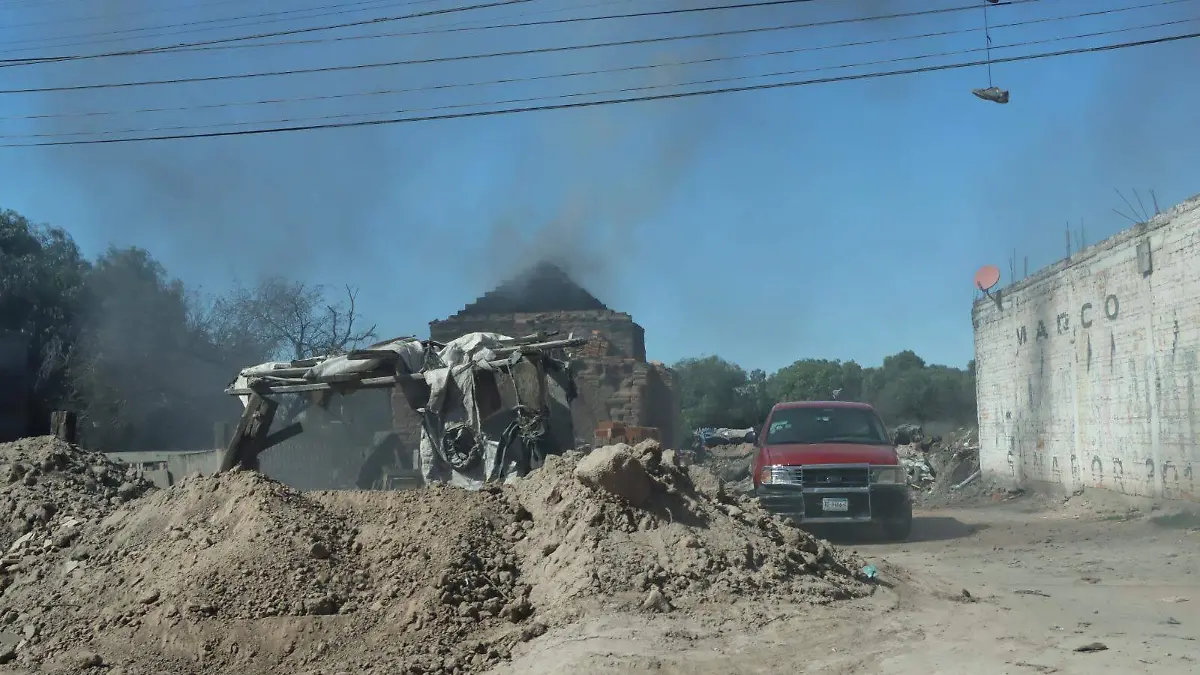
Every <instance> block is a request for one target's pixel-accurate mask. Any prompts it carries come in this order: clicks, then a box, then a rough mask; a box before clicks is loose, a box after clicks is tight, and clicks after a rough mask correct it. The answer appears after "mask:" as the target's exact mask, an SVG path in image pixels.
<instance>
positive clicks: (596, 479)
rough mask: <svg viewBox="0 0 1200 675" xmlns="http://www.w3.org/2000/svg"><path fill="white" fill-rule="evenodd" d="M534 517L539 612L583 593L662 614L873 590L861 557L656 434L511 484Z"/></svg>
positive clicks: (528, 545)
mask: <svg viewBox="0 0 1200 675" xmlns="http://www.w3.org/2000/svg"><path fill="white" fill-rule="evenodd" d="M514 487H515V489H516V491H517V492H518V494H520V497H521V502H522V504H523V505H524V506H525V507H526V508H528V509H529V511H530V513H531V514H532V517H533V522H534V523H535V524H536V525H535V527H533V528H532V529H531V531H530V536H529V538H528V539H527V540H526V541H525V542H522V545H521V549H522V550H523V552H524V553H525V556H526V559H527V560H528V565H527V567H526V577H527V578H528V579H529V580H530V583H531V584H532V585H533V586H534V591H533V595H532V600H533V602H534V604H535V605H536V606H538V607H539V608H550V607H561V606H564V605H569V604H571V603H572V602H576V601H579V600H581V599H587V598H594V599H602V600H603V601H604V602H605V604H607V605H609V606H610V607H611V606H618V607H635V606H640V607H642V608H643V609H647V610H653V611H663V610H666V609H669V608H670V607H672V606H680V607H682V606H694V605H697V604H701V603H705V602H712V601H717V602H728V601H730V600H732V599H735V598H747V597H750V598H758V597H761V598H771V599H774V600H778V601H810V602H828V601H830V600H833V599H838V598H849V597H855V596H859V595H862V594H865V593H867V592H868V591H869V587H868V586H867V585H865V584H864V583H863V582H862V581H860V580H858V578H857V572H856V570H860V569H861V568H862V562H861V561H858V560H856V559H853V558H852V557H848V556H843V555H842V554H841V553H840V552H838V551H837V550H835V549H834V548H833V547H831V546H830V545H828V543H826V542H822V541H819V540H817V539H815V538H814V537H812V536H811V535H809V534H807V533H805V532H803V531H801V530H799V529H797V528H795V527H792V526H790V525H788V524H786V523H785V522H784V521H783V520H782V519H780V518H779V517H777V516H774V515H771V514H768V513H767V512H765V511H763V510H761V509H760V508H759V507H758V505H757V503H756V502H754V501H753V500H750V499H747V498H745V497H743V496H741V495H738V494H734V493H732V492H730V491H729V490H727V489H726V488H725V486H724V484H723V481H721V480H720V479H719V478H717V477H715V476H712V475H711V474H709V473H708V472H707V471H706V470H705V469H703V468H702V467H698V466H692V467H688V468H687V469H683V468H681V467H679V466H677V464H676V462H675V461H674V453H673V452H671V451H667V452H665V453H664V452H663V451H662V450H661V449H660V448H659V446H658V444H657V443H656V442H654V441H647V442H645V443H642V444H640V445H638V446H637V447H636V448H631V447H629V446H627V445H620V444H619V445H614V446H608V447H606V448H600V449H598V450H595V451H593V452H592V453H591V454H590V455H587V456H578V455H575V454H573V453H571V454H568V455H565V456H563V457H558V458H552V459H551V460H550V461H548V462H547V464H546V465H545V466H544V467H543V468H542V469H541V470H540V471H539V472H538V474H536V475H534V476H531V477H530V478H529V479H527V480H525V481H522V482H520V483H518V484H516V485H515V486H514Z"/></svg>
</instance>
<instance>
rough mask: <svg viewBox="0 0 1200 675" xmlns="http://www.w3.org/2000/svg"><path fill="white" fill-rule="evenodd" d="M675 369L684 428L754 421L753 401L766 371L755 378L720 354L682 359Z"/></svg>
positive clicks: (748, 424)
mask: <svg viewBox="0 0 1200 675" xmlns="http://www.w3.org/2000/svg"><path fill="white" fill-rule="evenodd" d="M672 369H673V370H674V371H675V381H676V382H677V383H678V387H679V403H680V409H681V414H682V417H683V423H684V428H685V429H687V430H691V429H697V428H700V427H732V428H745V427H749V426H752V425H753V424H754V423H755V420H754V419H753V417H754V415H755V411H754V410H753V405H752V404H751V403H750V401H752V400H753V399H754V398H755V397H760V392H761V391H762V387H764V386H765V383H766V373H762V372H761V371H759V373H760V374H758V375H757V377H758V378H759V379H758V380H757V381H752V380H751V378H750V377H749V376H748V375H747V374H746V371H745V370H742V368H741V366H738V365H737V364H735V363H730V362H729V361H726V360H725V359H722V358H720V357H717V356H705V357H701V358H691V359H683V360H682V361H679V362H678V363H676V364H675V365H674V366H672Z"/></svg>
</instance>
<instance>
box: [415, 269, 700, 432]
mask: <svg viewBox="0 0 1200 675" xmlns="http://www.w3.org/2000/svg"><path fill="white" fill-rule="evenodd" d="M540 331H545V332H550V331H558V332H560V333H561V334H562V335H563V336H566V335H567V334H568V333H574V334H575V336H576V337H588V338H589V341H588V344H587V345H586V346H585V347H583V348H582V349H580V350H578V351H577V352H576V358H575V360H574V361H573V362H572V370H573V371H574V373H575V382H576V388H577V392H578V396H577V398H576V399H575V401H574V402H573V404H572V409H571V417H572V423H573V425H574V427H575V437H576V439H577V441H578V442H581V443H592V442H594V439H595V436H594V434H595V432H596V430H597V428H598V427H599V426H600V424H601V423H602V422H610V421H611V422H619V423H621V424H622V425H624V426H625V427H651V428H656V429H658V436H659V438H660V440H661V441H662V442H663V443H664V444H666V445H668V446H672V445H675V444H676V442H677V441H678V434H679V432H680V426H681V421H680V417H679V401H678V397H677V395H676V392H675V386H674V381H673V376H672V373H671V370H670V369H669V368H667V367H666V366H664V365H663V364H661V363H657V362H648V361H646V340H645V331H644V330H643V329H642V327H641V326H639V325H638V324H637V323H635V322H634V320H633V317H631V316H630V315H628V314H625V313H623V312H616V311H613V310H612V309H609V308H608V307H607V306H605V304H604V303H603V302H600V301H599V300H597V299H596V298H595V296H593V295H592V294H590V293H588V292H587V291H586V290H584V289H583V288H582V287H580V286H579V285H578V284H577V283H575V281H574V280H572V279H571V278H570V276H568V275H567V274H566V273H565V272H564V271H563V270H562V269H560V268H559V267H557V266H555V265H553V264H550V263H546V262H542V263H539V264H537V265H534V266H533V267H532V268H530V269H528V270H527V271H525V272H524V273H523V274H521V275H519V276H517V277H515V278H513V279H511V280H509V281H507V282H505V283H503V284H501V285H500V286H499V287H497V288H496V289H495V290H492V291H491V292H489V293H487V294H485V295H483V296H481V297H480V298H478V299H477V300H476V301H475V302H472V303H471V304H469V305H467V306H466V307H464V308H463V309H462V310H460V311H459V312H458V313H457V314H454V315H453V316H451V317H448V318H446V319H442V320H440V321H432V322H430V324H429V335H430V339H432V340H435V341H437V342H449V341H450V340H453V339H455V338H458V337H460V336H462V335H465V334H467V333H474V332H494V333H501V334H504V335H509V336H514V337H516V336H523V335H530V334H533V333H537V332H540ZM398 407H399V406H393V409H396V408H398ZM398 412H399V411H398ZM404 419H405V418H404V417H403V413H402V412H400V416H399V417H398V419H397V424H398V426H400V427H404V426H405V423H404ZM401 432H402V433H403V430H402V429H401Z"/></svg>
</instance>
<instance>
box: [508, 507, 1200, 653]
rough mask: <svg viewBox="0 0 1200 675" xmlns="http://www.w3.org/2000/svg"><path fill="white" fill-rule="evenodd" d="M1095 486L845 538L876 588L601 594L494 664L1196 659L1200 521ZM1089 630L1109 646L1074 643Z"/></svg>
mask: <svg viewBox="0 0 1200 675" xmlns="http://www.w3.org/2000/svg"><path fill="white" fill-rule="evenodd" d="M1089 498H1090V499H1089V501H1088V502H1084V500H1083V499H1076V500H1073V501H1072V502H1068V503H1067V504H1054V505H1047V504H1045V503H1044V502H1036V501H1034V500H1032V499H1030V500H1018V501H1012V502H1005V503H1001V504H997V505H989V506H984V507H978V508H960V509H953V510H950V509H947V510H938V511H926V512H923V513H921V514H919V521H918V522H919V524H918V525H917V528H916V532H915V536H914V538H913V540H912V541H911V542H909V543H906V544H903V545H894V544H879V543H869V542H861V543H859V542H843V543H844V544H845V545H846V546H847V547H849V548H853V549H856V550H857V551H858V552H859V553H860V554H862V555H863V556H865V557H867V558H868V559H869V560H871V561H873V562H874V563H875V564H876V565H877V566H878V567H879V569H880V571H881V574H882V578H883V579H884V580H885V582H886V583H888V584H889V585H890V588H880V589H879V591H878V592H877V593H876V594H875V595H874V596H872V597H870V598H866V599H863V600H857V601H852V602H848V603H837V604H835V605H832V606H825V607H812V606H789V605H777V606H770V607H764V606H761V605H757V604H755V605H748V604H741V603H735V604H732V605H730V606H729V608H728V610H727V611H720V612H718V611H713V612H709V613H705V614H703V615H691V616H680V615H677V614H672V615H666V616H656V617H647V616H643V615H630V614H613V613H605V612H603V609H602V608H599V607H598V608H597V612H596V613H595V614H587V613H585V614H584V616H583V618H581V619H580V621H579V622H578V623H576V624H574V625H572V626H569V627H565V628H560V629H558V630H552V631H551V632H549V633H548V634H546V635H545V636H543V637H541V638H540V639H538V640H536V641H533V642H531V643H529V644H526V645H523V646H522V647H521V648H519V649H518V650H517V651H514V654H513V657H514V660H513V661H512V662H511V663H509V664H506V665H503V666H501V667H499V668H497V669H495V670H493V671H492V672H494V673H496V674H497V675H499V674H509V673H512V674H517V673H520V674H522V675H540V674H542V673H546V674H551V673H553V674H555V675H558V674H559V673H562V672H585V671H586V672H589V673H634V672H639V673H640V672H659V673H687V674H688V675H706V674H709V673H712V674H715V673H796V672H801V673H833V674H841V673H881V674H888V673H894V674H897V675H899V674H904V675H908V674H916V673H921V674H923V675H934V674H937V673H946V674H947V675H960V674H961V673H964V672H970V673H975V674H979V675H985V674H991V673H997V674H999V673H1013V674H1019V673H1081V674H1082V673H1087V674H1089V675H1092V674H1095V673H1163V674H1170V673H1195V672H1200V572H1198V570H1200V520H1196V519H1194V518H1192V519H1189V518H1187V517H1183V516H1168V515H1163V514H1164V513H1165V512H1154V511H1149V510H1147V512H1146V513H1145V514H1142V513H1130V512H1129V510H1128V507H1125V506H1120V505H1117V504H1116V503H1115V502H1111V501H1110V502H1108V503H1106V502H1105V497H1104V495H1103V494H1100V495H1097V496H1091V495H1089ZM963 590H966V591H967V592H968V593H969V594H970V596H971V597H970V598H966V597H963V594H962V591H963ZM747 619H749V622H747ZM747 624H749V625H758V626H760V628H758V629H757V630H750V631H747V630H746V628H745V626H746V625H747ZM1088 645H1103V647H1104V648H1103V649H1101V648H1100V647H1098V646H1093V647H1092V649H1096V650H1097V651H1077V650H1079V649H1083V648H1086V647H1087V646H1088Z"/></svg>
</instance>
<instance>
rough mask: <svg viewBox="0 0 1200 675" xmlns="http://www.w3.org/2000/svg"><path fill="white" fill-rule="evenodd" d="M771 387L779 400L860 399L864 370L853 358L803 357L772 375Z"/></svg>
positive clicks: (774, 397) (774, 396)
mask: <svg viewBox="0 0 1200 675" xmlns="http://www.w3.org/2000/svg"><path fill="white" fill-rule="evenodd" d="M769 388H770V391H771V396H772V398H773V399H774V400H775V401H776V402H778V401H827V400H830V399H833V398H834V396H835V393H836V397H837V398H838V399H839V400H843V401H857V400H861V398H862V394H863V370H862V367H861V366H859V365H858V364H857V363H855V362H853V361H848V362H846V363H842V362H841V361H829V360H824V359H802V360H800V361H796V362H795V363H792V364H791V365H789V366H784V367H783V368H780V369H779V370H778V371H776V372H775V374H774V375H772V376H771V384H770V387H769Z"/></svg>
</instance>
